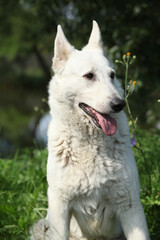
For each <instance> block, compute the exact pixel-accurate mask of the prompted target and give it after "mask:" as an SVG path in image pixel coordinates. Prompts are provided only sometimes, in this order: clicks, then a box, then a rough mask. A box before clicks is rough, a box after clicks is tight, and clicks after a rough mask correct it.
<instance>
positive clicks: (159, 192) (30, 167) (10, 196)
mask: <svg viewBox="0 0 160 240" xmlns="http://www.w3.org/2000/svg"><path fill="white" fill-rule="evenodd" d="M139 137H140V140H141V143H142V145H143V149H144V151H145V153H146V162H144V160H143V159H142V157H141V154H140V153H139V151H138V150H137V149H136V148H134V153H135V157H136V160H137V164H138V170H139V175H140V183H141V200H142V203H143V206H144V209H145V214H146V218H147V222H148V226H149V231H150V235H151V239H152V240H159V236H160V227H159V226H160V161H159V160H160V137H159V134H158V133H154V132H153V133H149V132H148V131H139ZM46 161H47V150H32V149H26V150H24V151H23V153H21V154H18V152H17V154H16V155H15V157H14V158H13V159H0V173H1V174H0V186H1V187H0V240H1V239H2V240H18V239H19V240H27V239H29V234H28V229H29V227H30V226H31V225H32V224H33V222H35V221H37V220H38V219H40V218H42V217H45V215H46V209H47V181H46Z"/></svg>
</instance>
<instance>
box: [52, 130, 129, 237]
mask: <svg viewBox="0 0 160 240" xmlns="http://www.w3.org/2000/svg"><path fill="white" fill-rule="evenodd" d="M117 134H118V133H117ZM73 135H74V134H73V133H72V137H68V135H65V134H64V132H63V134H60V135H59V137H57V138H56V139H55V141H54V140H53V141H52V144H53V145H52V148H53V151H52V153H53V158H54V167H53V168H52V167H51V165H50V164H49V163H48V175H50V174H49V172H51V171H52V173H51V174H52V178H51V177H49V179H48V180H49V181H48V182H49V185H50V186H51V185H53V188H55V187H57V188H58V189H59V191H61V196H62V197H63V198H64V199H65V200H67V201H69V202H70V209H71V210H72V211H73V214H74V215H75V216H76V218H77V220H78V222H79V225H80V226H81V228H82V230H83V231H84V232H85V226H86V231H87V233H89V232H90V233H91V235H92V234H93V233H94V234H95V235H97V236H98V234H99V233H98V231H100V232H104V235H105V234H107V235H108V234H109V231H110V229H111V226H114V227H113V228H118V230H116V229H115V230H114V231H115V232H117V231H118V233H119V231H120V229H119V226H118V225H117V221H116V219H115V212H116V209H117V208H118V207H119V206H120V205H122V204H123V206H126V208H128V207H129V206H130V204H131V203H130V196H129V193H128V190H127V172H126V171H127V170H126V169H125V164H124V162H125V161H123V154H124V152H123V151H124V146H123V145H124V143H121V142H120V139H121V138H120V136H118V137H119V140H117V138H116V136H114V137H112V138H110V141H107V140H108V139H109V138H106V137H104V135H103V134H102V133H101V132H100V131H99V130H98V131H97V132H94V133H92V134H88V138H86V136H85V140H83V139H81V140H80V139H78V138H77V137H73ZM121 140H123V138H122V139H121ZM94 141H96V142H95V143H94ZM52 160H53V159H52ZM52 163H53V162H52ZM55 184H56V186H55ZM84 221H85V222H84ZM106 221H107V224H108V225H107V227H106V224H104V223H105V222H106ZM98 229H99V230H98ZM112 232H113V229H112Z"/></svg>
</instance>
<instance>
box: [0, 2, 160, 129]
mask: <svg viewBox="0 0 160 240" xmlns="http://www.w3.org/2000/svg"><path fill="white" fill-rule="evenodd" d="M159 9H160V2H159V1H158V0H153V1H138V0H135V1H127V0H124V1H115V0H113V1H109V0H99V1H90V0H88V1H83V2H82V1H75V0H71V1H66V0H58V1H57V0H55V1H52V0H47V1H46V0H37V1H33V0H17V1H14V0H8V1H6V0H1V1H0V22H1V27H0V46H1V47H0V57H1V59H0V66H1V65H2V64H3V63H4V61H5V64H7V67H9V68H11V66H12V67H13V63H15V62H16V63H18V65H19V66H20V67H21V69H23V63H24V60H25V59H29V57H30V56H31V55H34V56H35V57H36V59H37V61H38V63H39V64H40V67H39V68H40V69H41V71H42V72H43V76H44V78H45V79H47V81H49V79H50V75H51V72H50V69H51V56H52V55H53V40H54V37H55V34H56V26H57V25H58V24H61V25H62V27H63V28H64V31H65V34H66V35H67V37H68V38H69V40H70V41H71V42H72V44H74V45H75V46H76V47H77V48H81V47H82V46H83V45H84V44H85V43H87V41H88V36H89V34H90V31H91V24H92V20H93V19H95V20H97V22H98V23H99V25H100V28H101V31H102V36H103V42H104V45H107V47H108V50H107V52H108V55H109V56H110V58H111V59H112V60H114V59H117V58H119V57H120V54H123V53H124V52H126V51H130V52H131V53H133V54H135V55H136V56H137V64H136V67H134V70H133V74H132V78H133V79H134V80H136V81H137V82H138V86H139V88H138V89H137V92H136V93H135V96H134V100H133V101H132V102H131V104H132V105H133V106H134V108H133V109H135V108H136V110H137V112H138V113H139V119H140V120H141V123H142V124H144V120H147V123H148V124H151V125H153V124H155V122H156V121H157V120H158V119H159V117H160V111H159V105H158V104H157V99H158V98H159V95H160V94H159V91H160V84H159V75H160V68H159V55H160V54H159V53H160V34H159V24H160V14H159ZM48 54H50V55H48ZM46 56H50V57H48V59H50V61H49V62H47V61H46ZM21 65H22V66H21ZM3 66H4V64H3ZM0 68H1V67H0ZM12 71H13V69H12ZM14 71H15V69H14ZM1 72H2V73H1V79H2V78H3V75H6V74H9V72H10V71H6V70H4V71H3V69H1ZM6 72H8V73H6ZM120 72H121V71H118V76H119V77H120V78H121V79H122V78H123V76H122V74H121V73H120ZM1 79H0V81H1ZM5 79H6V77H5ZM24 81H25V79H24ZM33 82H34V80H33ZM46 84H47V82H46ZM136 103H137V104H136Z"/></svg>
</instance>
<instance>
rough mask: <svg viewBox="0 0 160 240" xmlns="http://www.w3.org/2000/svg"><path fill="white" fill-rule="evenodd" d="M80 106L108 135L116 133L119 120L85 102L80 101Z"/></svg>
mask: <svg viewBox="0 0 160 240" xmlns="http://www.w3.org/2000/svg"><path fill="white" fill-rule="evenodd" d="M79 107H80V108H81V109H82V110H83V111H84V112H85V113H86V115H87V116H88V117H89V119H90V120H91V121H92V122H93V123H94V124H95V125H96V126H97V127H99V128H101V129H102V130H103V132H104V133H105V134H106V135H107V136H112V135H114V134H115V132H116V129H117V122H116V120H115V119H114V118H112V117H111V116H110V115H109V114H104V113H100V112H97V111H96V110H95V109H93V108H92V107H90V106H88V105H87V104H85V103H80V104H79Z"/></svg>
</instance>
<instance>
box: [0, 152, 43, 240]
mask: <svg viewBox="0 0 160 240" xmlns="http://www.w3.org/2000/svg"><path fill="white" fill-rule="evenodd" d="M46 159H47V151H46V150H45V151H44V150H43V151H39V150H34V151H31V150H26V151H25V152H24V153H23V154H21V155H19V156H18V154H16V156H15V157H14V159H7V160H6V159H1V160H0V172H1V176H0V186H1V190H0V239H3V240H18V239H20V240H23V239H25V240H26V239H29V238H28V229H29V227H30V226H31V225H32V223H33V222H34V221H36V220H37V219H39V218H41V217H42V216H45V214H46V208H47V192H46V190H47V182H46Z"/></svg>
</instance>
